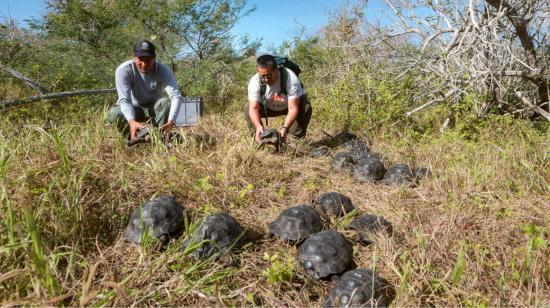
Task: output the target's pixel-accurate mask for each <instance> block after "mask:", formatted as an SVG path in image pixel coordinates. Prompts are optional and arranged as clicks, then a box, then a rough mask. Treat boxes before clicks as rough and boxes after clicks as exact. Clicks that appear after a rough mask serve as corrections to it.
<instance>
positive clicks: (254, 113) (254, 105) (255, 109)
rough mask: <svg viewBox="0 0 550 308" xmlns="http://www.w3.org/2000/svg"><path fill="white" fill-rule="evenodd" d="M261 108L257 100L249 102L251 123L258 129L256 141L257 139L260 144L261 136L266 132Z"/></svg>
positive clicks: (255, 136) (255, 135)
mask: <svg viewBox="0 0 550 308" xmlns="http://www.w3.org/2000/svg"><path fill="white" fill-rule="evenodd" d="M260 106H261V104H260V102H259V101H257V100H252V99H251V100H249V101H248V117H249V118H250V122H252V124H253V125H254V127H255V128H256V133H255V134H254V139H256V141H257V142H260V134H261V133H262V132H263V131H264V126H263V124H262V119H261V116H260Z"/></svg>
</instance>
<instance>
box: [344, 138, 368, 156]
mask: <svg viewBox="0 0 550 308" xmlns="http://www.w3.org/2000/svg"><path fill="white" fill-rule="evenodd" d="M344 149H345V151H346V152H350V153H351V157H352V158H353V159H354V160H355V161H359V160H360V159H361V158H363V157H366V156H367V155H368V153H370V148H369V146H368V145H367V143H366V142H364V141H363V140H359V139H353V140H350V141H347V142H346V143H344Z"/></svg>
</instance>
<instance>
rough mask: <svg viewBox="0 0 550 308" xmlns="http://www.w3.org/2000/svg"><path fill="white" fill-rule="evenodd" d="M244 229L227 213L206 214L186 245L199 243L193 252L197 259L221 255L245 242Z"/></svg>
mask: <svg viewBox="0 0 550 308" xmlns="http://www.w3.org/2000/svg"><path fill="white" fill-rule="evenodd" d="M243 236H244V230H243V229H242V228H241V225H240V224H239V223H238V222H237V221H236V220H235V218H233V217H232V216H231V215H229V214H227V213H223V212H221V213H216V214H211V215H208V216H206V217H205V218H204V219H203V221H202V222H201V224H200V225H199V226H198V227H197V229H196V230H195V232H194V233H193V236H192V237H191V239H190V240H189V241H186V242H185V243H184V246H186V247H189V246H190V245H198V246H199V247H198V248H197V249H196V250H195V251H193V252H192V253H191V256H192V257H194V258H197V259H201V260H205V259H208V258H210V257H220V256H223V255H224V254H226V253H227V252H229V251H230V250H232V249H237V248H239V247H241V246H242V244H243V243H244V237H243Z"/></svg>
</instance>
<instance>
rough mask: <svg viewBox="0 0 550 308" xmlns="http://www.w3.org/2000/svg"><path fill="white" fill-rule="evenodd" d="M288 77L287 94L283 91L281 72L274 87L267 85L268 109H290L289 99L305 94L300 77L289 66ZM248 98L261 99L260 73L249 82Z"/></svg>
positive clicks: (252, 99)
mask: <svg viewBox="0 0 550 308" xmlns="http://www.w3.org/2000/svg"><path fill="white" fill-rule="evenodd" d="M285 69H286V71H287V73H288V74H287V75H288V78H287V80H286V94H285V93H281V74H278V76H277V80H276V81H275V84H273V87H270V86H269V85H266V88H265V98H266V100H267V109H269V110H273V111H283V110H286V109H288V100H289V99H293V98H298V97H301V96H302V95H304V90H302V85H301V84H300V79H298V77H297V76H296V74H294V72H293V71H291V70H290V69H288V68H285ZM248 100H251V101H258V102H260V101H261V97H260V75H259V74H258V73H256V74H255V75H254V76H252V78H251V79H250V81H249V82H248Z"/></svg>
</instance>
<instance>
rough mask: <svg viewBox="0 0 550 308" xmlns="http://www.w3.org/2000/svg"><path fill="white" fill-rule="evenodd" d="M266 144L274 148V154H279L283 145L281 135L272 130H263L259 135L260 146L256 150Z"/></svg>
mask: <svg viewBox="0 0 550 308" xmlns="http://www.w3.org/2000/svg"><path fill="white" fill-rule="evenodd" d="M266 144H270V145H272V146H274V147H275V152H279V149H280V148H281V146H282V144H283V140H282V139H281V133H279V131H278V130H276V129H274V128H268V129H265V130H264V131H263V132H261V133H260V144H259V145H258V149H261V148H262V147H264V146H265V145H266Z"/></svg>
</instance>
